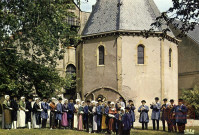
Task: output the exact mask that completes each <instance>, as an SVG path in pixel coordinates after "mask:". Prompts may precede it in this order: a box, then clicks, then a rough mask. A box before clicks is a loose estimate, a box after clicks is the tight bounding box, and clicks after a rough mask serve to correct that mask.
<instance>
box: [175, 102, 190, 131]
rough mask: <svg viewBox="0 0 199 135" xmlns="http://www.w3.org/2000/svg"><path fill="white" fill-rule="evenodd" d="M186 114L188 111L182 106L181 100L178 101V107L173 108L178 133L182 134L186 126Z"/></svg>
mask: <svg viewBox="0 0 199 135" xmlns="http://www.w3.org/2000/svg"><path fill="white" fill-rule="evenodd" d="M187 112H188V109H187V107H186V106H185V105H183V99H179V100H178V105H177V106H176V107H175V118H176V123H177V126H178V132H179V133H184V130H185V124H187Z"/></svg>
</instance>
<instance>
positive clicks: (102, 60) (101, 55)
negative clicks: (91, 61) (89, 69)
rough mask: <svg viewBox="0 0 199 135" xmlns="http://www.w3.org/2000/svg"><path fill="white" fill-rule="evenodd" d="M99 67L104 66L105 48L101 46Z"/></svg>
mask: <svg viewBox="0 0 199 135" xmlns="http://www.w3.org/2000/svg"><path fill="white" fill-rule="evenodd" d="M98 49H99V65H104V46H99V48H98Z"/></svg>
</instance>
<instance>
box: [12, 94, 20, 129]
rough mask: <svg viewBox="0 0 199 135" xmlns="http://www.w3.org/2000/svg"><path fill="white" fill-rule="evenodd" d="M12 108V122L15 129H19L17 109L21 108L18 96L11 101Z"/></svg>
mask: <svg viewBox="0 0 199 135" xmlns="http://www.w3.org/2000/svg"><path fill="white" fill-rule="evenodd" d="M11 108H12V109H13V110H12V112H11V113H12V114H11V116H12V124H13V129H17V111H18V109H19V105H18V104H17V96H14V97H13V100H12V101H11Z"/></svg>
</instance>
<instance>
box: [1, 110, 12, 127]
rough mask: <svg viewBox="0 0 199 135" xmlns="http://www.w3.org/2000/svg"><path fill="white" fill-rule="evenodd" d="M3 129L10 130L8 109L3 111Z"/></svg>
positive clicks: (10, 121) (10, 120)
mask: <svg viewBox="0 0 199 135" xmlns="http://www.w3.org/2000/svg"><path fill="white" fill-rule="evenodd" d="M3 114H4V117H3V118H4V128H6V129H10V128H11V124H12V119H11V111H10V110H8V109H5V110H4V113H3Z"/></svg>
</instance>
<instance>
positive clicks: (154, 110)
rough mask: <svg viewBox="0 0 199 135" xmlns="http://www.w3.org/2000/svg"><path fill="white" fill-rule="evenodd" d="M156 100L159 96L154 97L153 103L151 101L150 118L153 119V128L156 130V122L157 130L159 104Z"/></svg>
mask: <svg viewBox="0 0 199 135" xmlns="http://www.w3.org/2000/svg"><path fill="white" fill-rule="evenodd" d="M158 101H159V98H158V97H156V98H155V103H152V104H151V107H150V108H151V109H152V115H151V119H152V121H153V130H156V128H155V125H156V124H157V130H159V120H160V109H161V104H160V103H159V102H158ZM155 123H156V124H155Z"/></svg>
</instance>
